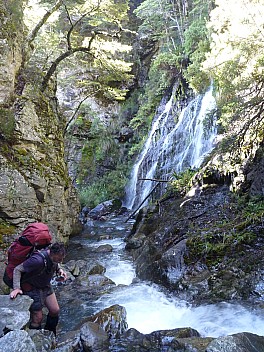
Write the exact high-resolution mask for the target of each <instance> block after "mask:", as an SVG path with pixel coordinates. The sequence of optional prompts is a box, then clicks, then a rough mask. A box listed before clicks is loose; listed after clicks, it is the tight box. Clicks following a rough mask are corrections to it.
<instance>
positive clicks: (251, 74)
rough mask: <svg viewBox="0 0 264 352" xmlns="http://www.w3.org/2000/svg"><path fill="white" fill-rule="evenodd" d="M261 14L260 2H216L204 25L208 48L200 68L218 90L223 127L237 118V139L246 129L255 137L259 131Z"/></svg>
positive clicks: (263, 67) (263, 69)
mask: <svg viewBox="0 0 264 352" xmlns="http://www.w3.org/2000/svg"><path fill="white" fill-rule="evenodd" d="M238 9H239V11H238ZM263 13H264V3H263V1H262V0H254V1H249V0H237V1H228V0H221V1H220V0H217V1H216V8H215V9H214V10H213V11H212V12H211V15H210V22H209V23H208V28H209V30H210V31H211V33H212V34H211V45H210V52H208V54H207V58H206V60H205V62H204V63H203V68H204V71H205V72H207V74H210V75H211V77H212V79H213V80H214V81H215V82H216V85H217V87H218V92H219V106H220V108H222V123H223V125H224V126H228V125H229V124H230V121H231V122H232V121H235V120H237V119H238V118H239V119H240V125H238V126H236V127H237V128H236V133H237V134H238V135H239V136H240V137H239V138H240V139H243V137H244V136H245V134H246V133H247V130H248V128H249V127H250V126H251V127H253V128H252V129H251V130H254V133H255V136H256V137H257V138H258V135H259V133H262V132H261V131H262V129H263V111H264V103H263V101H264V85H263V74H264V17H263ZM241 118H242V119H241ZM241 121H242V122H241ZM258 131H259V132H258Z"/></svg>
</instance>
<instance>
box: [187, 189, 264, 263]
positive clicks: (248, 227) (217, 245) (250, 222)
mask: <svg viewBox="0 0 264 352" xmlns="http://www.w3.org/2000/svg"><path fill="white" fill-rule="evenodd" d="M233 198H234V199H233V200H232V202H230V203H229V204H228V207H229V209H232V212H234V214H236V216H234V217H233V218H232V219H231V218H230V219H229V220H228V221H223V220H219V221H218V222H216V223H214V227H213V228H212V227H210V228H208V229H205V228H203V229H202V230H201V231H200V232H199V231H197V230H196V231H194V230H193V232H192V235H191V236H190V238H189V239H188V248H189V257H190V258H192V260H193V259H194V258H197V260H202V261H204V262H205V263H206V264H207V265H216V264H217V263H218V262H220V261H221V260H222V258H223V257H224V256H226V255H228V254H232V253H235V252H236V248H240V249H241V248H243V247H244V246H250V245H253V244H254V242H255V241H256V240H257V237H258V232H257V231H258V230H257V229H258V228H260V227H261V226H262V224H263V219H264V199H263V197H252V198H250V199H247V197H246V196H243V197H239V196H236V195H234V196H233ZM187 260H188V259H187Z"/></svg>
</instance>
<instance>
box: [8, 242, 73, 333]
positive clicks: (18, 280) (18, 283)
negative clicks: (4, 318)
mask: <svg viewBox="0 0 264 352" xmlns="http://www.w3.org/2000/svg"><path fill="white" fill-rule="evenodd" d="M65 254H66V250H65V246H64V244H62V243H54V244H52V245H51V246H50V247H49V248H48V249H46V250H41V251H38V252H34V253H33V254H32V255H31V256H30V257H29V258H28V259H27V260H25V261H24V262H23V263H22V264H19V265H18V266H16V267H15V269H14V276H13V290H12V291H11V293H10V298H11V299H14V298H16V297H17V295H18V294H25V295H27V296H29V297H31V298H32V299H33V303H32V305H31V307H30V315H31V322H30V326H29V328H30V329H41V323H42V320H43V311H42V309H43V307H44V306H46V307H47V309H48V315H47V321H46V325H45V327H44V329H46V330H50V331H53V332H54V334H55V335H56V327H57V325H58V321H59V311H60V308H59V304H58V301H57V298H56V295H55V293H54V290H53V288H52V286H51V279H52V278H53V276H54V274H55V273H56V274H57V276H60V277H61V280H62V281H65V280H66V279H67V274H66V273H65V272H64V270H62V269H61V268H60V267H59V263H61V262H62V260H63V258H64V257H65Z"/></svg>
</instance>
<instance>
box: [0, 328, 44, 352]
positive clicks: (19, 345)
mask: <svg viewBox="0 0 264 352" xmlns="http://www.w3.org/2000/svg"><path fill="white" fill-rule="evenodd" d="M0 351H1V352H37V349H36V347H35V344H34V342H33V341H32V340H31V338H30V336H29V334H28V333H27V332H26V331H24V330H14V331H10V332H9V333H8V334H6V335H5V336H4V337H2V338H1V339H0Z"/></svg>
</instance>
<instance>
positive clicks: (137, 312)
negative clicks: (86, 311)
mask: <svg viewBox="0 0 264 352" xmlns="http://www.w3.org/2000/svg"><path fill="white" fill-rule="evenodd" d="M101 244H111V245H112V247H113V252H112V253H111V255H108V256H107V258H106V259H105V261H104V262H103V265H104V266H105V267H106V273H105V275H106V276H107V277H109V278H110V279H112V280H113V281H114V282H115V283H116V284H117V285H120V286H119V288H117V289H115V290H114V292H112V293H109V294H105V295H103V296H102V297H101V298H100V299H98V300H97V302H96V306H97V309H98V310H101V309H104V308H107V307H109V306H111V305H114V304H119V305H121V306H123V307H125V309H126V312H127V322H128V327H129V328H135V329H137V330H138V331H140V332H141V333H143V334H147V333H150V332H152V331H155V330H165V329H175V328H180V327H187V326H190V327H192V328H193V329H196V330H198V331H199V333H200V334H201V335H202V336H211V337H219V336H225V335H230V334H235V333H238V332H245V331H247V332H251V333H254V334H258V335H261V336H262V334H263V326H264V317H263V312H262V310H261V308H257V307H255V308H254V309H253V308H252V307H250V306H245V305H242V304H239V303H228V302H221V303H217V304H207V305H201V306H198V307H194V306H192V305H190V304H188V302H186V301H182V300H179V299H177V297H175V296H172V295H171V294H169V293H168V292H166V290H162V289H161V288H160V287H159V286H158V285H156V284H151V283H148V282H141V281H140V282H137V283H134V284H133V283H132V282H133V279H134V278H135V276H136V274H135V271H134V267H133V264H132V262H130V261H129V260H124V259H122V257H120V254H121V256H122V252H123V248H124V243H123V242H122V239H121V238H120V239H114V240H104V241H102V242H101ZM96 245H98V243H97V244H96V243H95V244H94V246H96Z"/></svg>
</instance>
